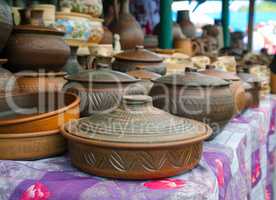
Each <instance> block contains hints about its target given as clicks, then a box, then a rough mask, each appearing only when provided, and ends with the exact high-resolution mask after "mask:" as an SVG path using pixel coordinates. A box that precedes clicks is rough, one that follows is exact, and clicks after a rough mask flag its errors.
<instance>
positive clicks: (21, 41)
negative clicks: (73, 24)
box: [5, 25, 70, 71]
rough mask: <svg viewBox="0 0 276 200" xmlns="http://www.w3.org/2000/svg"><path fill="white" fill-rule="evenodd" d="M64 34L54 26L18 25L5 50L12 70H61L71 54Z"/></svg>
mask: <svg viewBox="0 0 276 200" xmlns="http://www.w3.org/2000/svg"><path fill="white" fill-rule="evenodd" d="M63 35H64V33H63V32H60V31H57V30H55V29H52V28H45V27H38V26H32V25H19V26H16V27H15V28H14V30H13V33H12V35H11V37H10V38H9V41H8V43H7V48H6V51H5V54H6V56H7V58H8V59H9V61H8V66H9V68H10V70H12V71H22V70H34V71H38V70H39V69H45V70H46V71H60V70H61V68H62V67H63V66H64V65H65V63H66V61H67V59H68V58H69V55H70V49H69V47H68V46H67V45H66V44H65V42H64V40H63Z"/></svg>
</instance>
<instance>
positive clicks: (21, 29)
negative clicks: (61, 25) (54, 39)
mask: <svg viewBox="0 0 276 200" xmlns="http://www.w3.org/2000/svg"><path fill="white" fill-rule="evenodd" d="M13 32H14V33H26V34H28V33H33V34H49V35H57V36H64V35H65V32H64V31H59V30H57V29H55V28H46V27H41V26H32V25H18V26H15V27H14V28H13Z"/></svg>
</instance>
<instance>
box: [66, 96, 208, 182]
mask: <svg viewBox="0 0 276 200" xmlns="http://www.w3.org/2000/svg"><path fill="white" fill-rule="evenodd" d="M111 122H112V123H111ZM122 127H123V128H122ZM62 132H63V135H64V136H65V137H66V138H67V139H68V141H69V152H70V157H71V161H72V164H73V165H74V166H76V167H78V168H79V169H81V170H83V171H85V172H88V173H91V174H94V175H98V176H106V177H112V178H120V179H152V178H163V177H168V176H174V175H177V174H180V173H183V172H185V171H187V170H190V169H192V168H194V167H195V166H196V165H197V164H198V162H199V160H200V158H201V154H202V144H203V140H204V139H206V138H208V137H209V136H210V135H211V133H212V131H211V129H210V128H209V126H207V125H205V124H203V123H201V122H197V121H194V120H190V119H185V118H180V117H176V116H173V115H171V114H169V113H167V112H164V111H162V110H159V109H157V108H154V107H153V106H152V100H151V98H150V97H148V96H141V95H136V96H135V95H134V96H125V97H124V98H123V103H122V104H121V106H120V107H119V108H117V109H116V110H114V111H113V112H110V113H107V114H97V115H93V116H91V117H87V118H82V119H80V120H78V121H74V122H73V121H72V122H69V123H67V124H66V125H65V126H64V127H62Z"/></svg>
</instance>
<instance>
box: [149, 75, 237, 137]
mask: <svg viewBox="0 0 276 200" xmlns="http://www.w3.org/2000/svg"><path fill="white" fill-rule="evenodd" d="M153 82H154V85H153V87H152V89H151V91H150V96H152V97H153V105H154V106H155V107H157V108H160V109H163V110H165V111H167V112H170V113H172V114H174V115H178V116H183V117H187V118H191V119H195V120H199V121H203V122H205V123H208V124H209V125H210V126H211V127H212V128H213V135H212V138H214V137H215V136H216V135H217V134H219V133H220V132H221V130H222V129H223V128H224V126H225V125H226V124H227V122H228V121H229V120H230V119H231V117H232V116H233V112H234V103H233V95H232V93H231V90H230V87H229V83H228V82H226V81H224V80H222V79H219V78H215V77H210V76H206V75H202V74H199V73H197V72H185V73H179V74H171V75H167V76H163V77H161V78H158V79H156V80H154V81H153Z"/></svg>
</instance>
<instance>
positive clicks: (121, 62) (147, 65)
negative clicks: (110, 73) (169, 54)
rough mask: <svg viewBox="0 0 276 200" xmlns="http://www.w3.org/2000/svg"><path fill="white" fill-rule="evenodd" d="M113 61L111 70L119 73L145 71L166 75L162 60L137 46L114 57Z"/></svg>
mask: <svg viewBox="0 0 276 200" xmlns="http://www.w3.org/2000/svg"><path fill="white" fill-rule="evenodd" d="M114 57H115V61H114V62H113V63H112V68H113V69H114V70H117V71H121V72H128V71H132V70H139V69H145V70H148V71H151V72H155V73H158V74H161V75H164V74H166V66H165V64H164V63H163V58H161V57H160V56H159V55H157V54H156V53H154V52H151V51H149V50H146V49H144V47H143V46H137V47H136V48H135V49H132V50H127V51H124V52H122V53H119V54H117V55H115V56H114Z"/></svg>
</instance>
